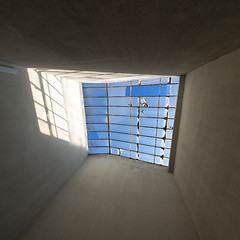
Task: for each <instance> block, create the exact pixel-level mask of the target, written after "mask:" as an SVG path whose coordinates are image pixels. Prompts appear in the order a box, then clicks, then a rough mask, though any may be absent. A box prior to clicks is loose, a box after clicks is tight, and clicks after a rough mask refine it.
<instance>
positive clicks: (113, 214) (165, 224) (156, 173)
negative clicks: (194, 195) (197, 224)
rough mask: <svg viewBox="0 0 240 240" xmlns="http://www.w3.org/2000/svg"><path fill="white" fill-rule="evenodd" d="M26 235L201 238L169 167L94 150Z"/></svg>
mask: <svg viewBox="0 0 240 240" xmlns="http://www.w3.org/2000/svg"><path fill="white" fill-rule="evenodd" d="M20 239H21V240H43V239H44V240H78V239H79V240H160V239H161V240H199V237H198V235H197V232H196V230H195V228H194V225H193V222H192V219H191V217H190V215H189V213H188V211H187V208H186V205H185V203H184V200H183V198H182V196H181V194H180V192H179V189H178V187H177V183H176V181H175V179H174V176H173V175H172V174H170V173H168V169H167V168H164V167H161V166H157V165H153V164H149V163H144V162H140V161H134V160H132V159H128V158H124V157H120V156H114V155H111V156H110V155H95V156H93V155H91V156H89V158H88V160H87V161H86V162H85V163H84V164H83V166H82V167H81V168H80V169H79V170H78V171H77V172H76V173H75V174H74V176H73V177H72V178H71V179H70V181H69V182H68V183H67V184H66V185H64V187H63V188H62V189H61V191H59V192H58V193H57V194H56V196H55V197H54V198H53V200H52V201H51V202H50V204H49V205H48V206H47V207H46V208H45V209H44V211H42V213H41V214H40V215H39V216H38V217H37V218H36V219H35V220H34V221H33V222H32V224H31V226H30V227H29V228H28V229H26V231H25V232H24V233H23V235H22V236H21V237H20Z"/></svg>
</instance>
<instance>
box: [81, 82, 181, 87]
mask: <svg viewBox="0 0 240 240" xmlns="http://www.w3.org/2000/svg"><path fill="white" fill-rule="evenodd" d="M157 85H159V84H157V83H156V84H145V85H133V87H138V86H157ZM160 85H178V83H162V84H160ZM108 87H109V88H122V87H129V85H124V86H108ZM84 88H104V87H84Z"/></svg>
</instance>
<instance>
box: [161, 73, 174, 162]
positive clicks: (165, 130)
mask: <svg viewBox="0 0 240 240" xmlns="http://www.w3.org/2000/svg"><path fill="white" fill-rule="evenodd" d="M171 82H172V78H171V77H170V78H169V82H168V84H171ZM169 95H170V94H169ZM167 98H168V103H167V104H166V106H165V109H166V116H165V117H164V118H165V121H166V125H165V127H164V128H163V131H164V137H163V138H162V150H163V154H162V155H160V158H161V159H162V164H163V158H164V153H165V144H166V137H167V122H168V114H169V98H170V97H167Z"/></svg>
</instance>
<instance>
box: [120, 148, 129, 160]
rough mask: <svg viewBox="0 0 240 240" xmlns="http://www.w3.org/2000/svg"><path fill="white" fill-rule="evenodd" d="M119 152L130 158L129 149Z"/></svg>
mask: <svg viewBox="0 0 240 240" xmlns="http://www.w3.org/2000/svg"><path fill="white" fill-rule="evenodd" d="M120 154H121V156H123V157H127V158H130V151H126V150H121V152H120Z"/></svg>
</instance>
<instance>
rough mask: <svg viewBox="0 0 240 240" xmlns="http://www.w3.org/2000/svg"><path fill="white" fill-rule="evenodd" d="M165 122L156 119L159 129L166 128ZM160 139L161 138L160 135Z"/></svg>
mask: <svg viewBox="0 0 240 240" xmlns="http://www.w3.org/2000/svg"><path fill="white" fill-rule="evenodd" d="M166 122H167V121H166V120H164V119H158V127H159V128H164V127H165V126H166ZM160 137H162V135H161V136H160Z"/></svg>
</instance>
